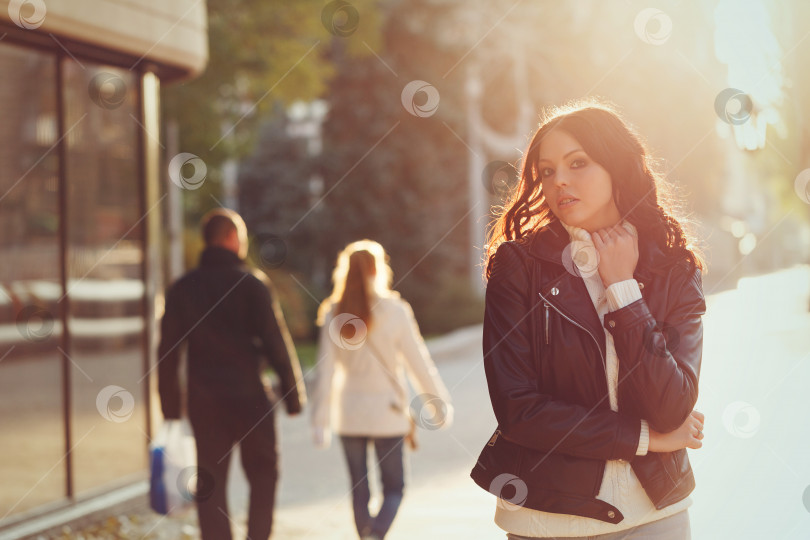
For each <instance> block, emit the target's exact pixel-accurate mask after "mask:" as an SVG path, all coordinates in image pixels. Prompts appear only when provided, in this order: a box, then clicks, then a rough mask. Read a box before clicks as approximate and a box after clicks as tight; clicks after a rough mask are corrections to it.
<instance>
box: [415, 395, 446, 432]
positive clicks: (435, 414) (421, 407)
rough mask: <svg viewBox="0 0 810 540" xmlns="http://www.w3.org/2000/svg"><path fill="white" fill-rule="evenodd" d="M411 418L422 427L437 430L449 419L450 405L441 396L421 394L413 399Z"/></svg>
mask: <svg viewBox="0 0 810 540" xmlns="http://www.w3.org/2000/svg"><path fill="white" fill-rule="evenodd" d="M410 409H411V418H412V419H413V422H414V424H416V425H417V426H419V427H420V428H424V429H428V430H431V431H433V430H437V429H439V428H441V427H442V426H443V425H444V423H445V421H446V420H447V415H448V412H449V407H448V406H447V403H445V402H444V400H443V399H442V398H440V397H439V396H434V395H433V394H420V395H418V396H416V397H415V398H414V399H413V400H412V401H411V406H410Z"/></svg>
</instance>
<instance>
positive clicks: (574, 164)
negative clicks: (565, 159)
mask: <svg viewBox="0 0 810 540" xmlns="http://www.w3.org/2000/svg"><path fill="white" fill-rule="evenodd" d="M585 165H587V163H586V162H585V160H584V159H575V160H574V161H572V162H571V166H572V167H573V168H575V169H580V168H582V167H584V166H585Z"/></svg>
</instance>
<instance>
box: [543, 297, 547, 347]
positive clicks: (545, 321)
mask: <svg viewBox="0 0 810 540" xmlns="http://www.w3.org/2000/svg"><path fill="white" fill-rule="evenodd" d="M543 305H544V306H545V308H546V316H545V317H544V318H543V321H544V325H545V330H546V345H548V302H543Z"/></svg>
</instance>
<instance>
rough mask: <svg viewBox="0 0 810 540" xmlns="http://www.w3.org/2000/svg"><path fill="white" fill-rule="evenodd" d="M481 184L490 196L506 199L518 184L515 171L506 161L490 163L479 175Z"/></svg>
mask: <svg viewBox="0 0 810 540" xmlns="http://www.w3.org/2000/svg"><path fill="white" fill-rule="evenodd" d="M481 182H482V183H483V184H484V187H485V188H486V190H487V191H489V192H490V193H491V194H493V195H497V196H498V197H501V198H503V197H507V196H509V194H510V193H511V192H512V191H513V190H514V189H515V187H516V186H517V184H518V173H517V169H515V166H514V165H512V164H511V163H507V162H506V161H500V160H496V161H490V162H489V163H487V166H486V167H484V171H483V172H482V173H481Z"/></svg>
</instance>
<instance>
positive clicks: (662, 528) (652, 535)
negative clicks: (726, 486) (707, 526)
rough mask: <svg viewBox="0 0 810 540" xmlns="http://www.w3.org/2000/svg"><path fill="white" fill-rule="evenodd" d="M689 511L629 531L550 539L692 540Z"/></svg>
mask: <svg viewBox="0 0 810 540" xmlns="http://www.w3.org/2000/svg"><path fill="white" fill-rule="evenodd" d="M688 512H689V510H688V509H687V510H684V511H682V512H678V513H677V514H672V515H671V516H667V517H665V518H663V519H659V520H656V521H652V522H650V523H645V524H644V525H639V526H638V527H630V528H629V529H627V530H624V531H619V532H615V533H607V534H597V535H596V536H584V537H580V538H576V539H575V538H574V537H568V536H566V537H562V536H556V537H550V536H544V537H542V538H550V539H553V540H569V539H570V540H691V538H692V530H691V528H690V526H689V513H688ZM506 537H507V538H508V539H509V540H540V538H539V537H531V538H529V537H526V536H518V535H516V534H507V535H506Z"/></svg>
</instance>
